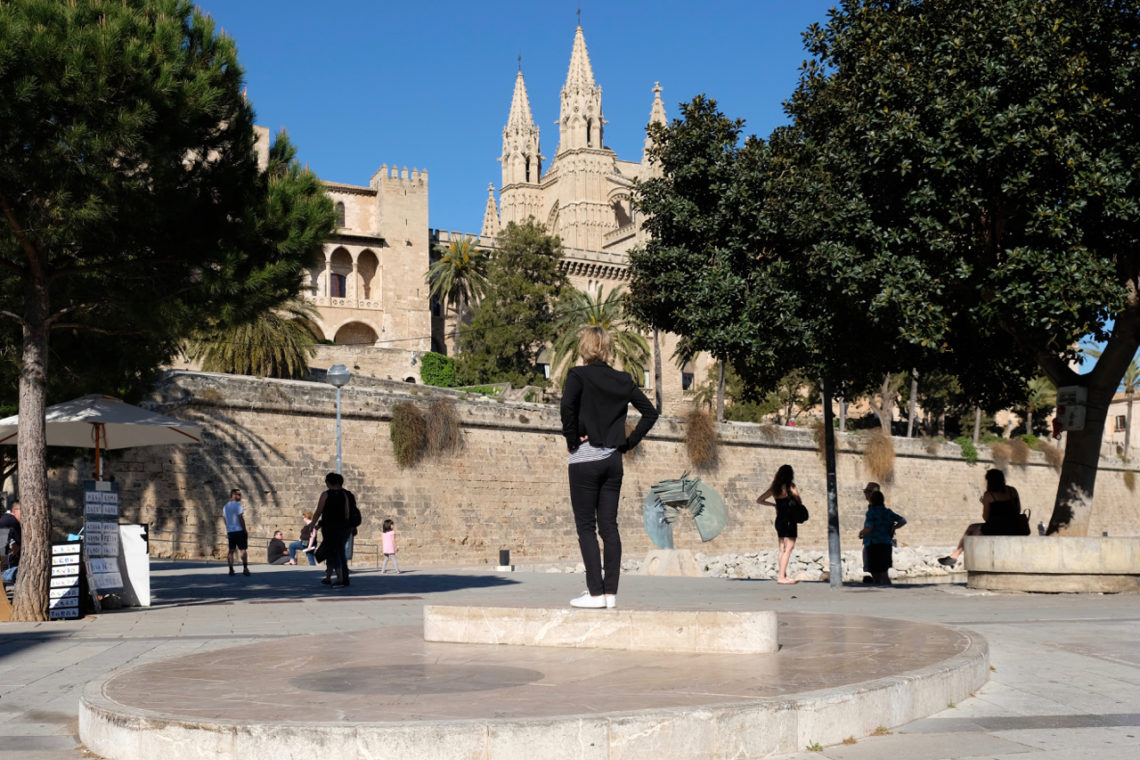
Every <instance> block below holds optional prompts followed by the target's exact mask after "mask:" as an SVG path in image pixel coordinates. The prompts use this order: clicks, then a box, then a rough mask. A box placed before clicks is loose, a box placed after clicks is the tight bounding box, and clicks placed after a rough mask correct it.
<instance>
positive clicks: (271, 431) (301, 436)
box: [52, 371, 1140, 567]
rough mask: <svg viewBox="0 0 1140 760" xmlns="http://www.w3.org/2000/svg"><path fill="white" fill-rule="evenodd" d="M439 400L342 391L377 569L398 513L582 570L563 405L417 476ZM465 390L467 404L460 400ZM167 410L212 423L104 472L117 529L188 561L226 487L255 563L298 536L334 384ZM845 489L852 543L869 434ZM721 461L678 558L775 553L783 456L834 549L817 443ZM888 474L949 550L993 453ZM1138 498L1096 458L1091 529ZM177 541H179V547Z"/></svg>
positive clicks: (769, 444) (1035, 486) (469, 422)
mask: <svg viewBox="0 0 1140 760" xmlns="http://www.w3.org/2000/svg"><path fill="white" fill-rule="evenodd" d="M436 392H437V391H434V390H431V389H427V388H425V387H424V386H412V385H409V384H406V383H400V382H392V383H384V382H382V381H373V382H372V385H370V386H369V387H363V386H354V385H352V384H349V385H348V386H347V387H346V388H345V389H344V393H343V421H342V446H343V462H344V467H343V471H344V475H345V479H346V484H347V487H348V488H350V489H351V490H353V491H354V492H355V493H356V494H357V497H358V499H359V502H360V505H361V508H362V511H363V512H364V515H365V523H364V525H363V526H362V530H361V535H360V537H359V539H358V541H359V542H360V545H361V546H360V548H361V551H362V552H363V554H362V555H361V557H360V559H361V560H363V561H365V562H367V561H368V559H369V556H368V552H370V551H372V552H374V551H375V545H376V544H378V543H379V537H380V525H381V523H382V522H383V520H384V519H385V518H389V517H390V518H392V519H394V520H395V521H396V524H397V527H398V530H399V534H400V559H401V562H403V563H406V564H407V566H410V567H411V566H416V565H429V564H436V565H440V564H448V565H481V564H491V565H494V564H497V562H498V551H499V550H500V549H510V550H511V558H512V561H513V562H515V563H518V564H522V563H545V562H566V561H571V562H575V561H577V559H578V550H577V544H576V540H575V536H574V529H573V525H572V520H571V516H570V506H569V499H568V496H567V486H566V447H565V444H564V442H563V441H562V439H561V437H560V435H559V427H560V426H559V421H558V414H557V409H555V408H552V407H545V406H539V405H534V404H526V403H510V402H502V401H493V400H483V399H474V400H463V399H462V397H460V399H461V400H460V401H459V402H458V404H457V411H458V413H459V416H460V418H461V421H462V426H463V448H462V450H461V451H459V452H457V453H454V454H451V455H449V456H447V457H445V458H442V459H435V460H427V461H424V462H421V463H420V464H419V465H417V466H415V467H413V468H410V469H401V468H400V467H398V466H397V465H396V462H395V459H394V457H393V453H392V444H391V440H390V437H389V420H390V415H391V410H392V407H393V405H394V404H395V403H397V402H400V401H412V402H414V403H417V404H418V405H420V407H421V408H426V406H427V402H428V400H429V398H431V396H430V395H429V394H432V393H436ZM450 395H451V396H452V397H456V396H457V395H458V394H454V393H452V394H450ZM155 400H156V401H158V402H160V404H161V407H160V409H161V410H162V411H163V412H164V413H166V414H170V415H172V416H175V417H180V418H184V419H189V420H194V421H196V422H200V423H201V424H202V425H203V426H204V427H205V434H204V440H203V442H202V445H199V446H163V447H155V448H141V449H131V450H126V451H121V452H110V456H109V457H108V459H107V462H106V471H107V472H108V473H111V474H113V475H114V476H115V479H116V480H117V482H118V483H119V488H120V503H121V504H122V515H123V517H122V519H123V521H124V522H128V521H140V522H146V523H149V524H150V526H151V535H152V553H153V554H155V555H158V556H162V555H165V554H169V553H170V551H171V550H173V551H176V552H177V553H178V554H180V555H182V556H201V555H202V554H209V553H211V552H214V551H216V547H217V545H218V543H219V542H221V541H224V535H223V532H224V526H223V522H222V519H221V505H222V504H223V503H224V502H225V501H226V498H227V495H228V493H229V489H230V488H232V487H240V488H242V489H243V493H244V494H245V505H246V510H247V523H248V525H249V527H250V532H251V535H252V536H254V537H258V538H257V539H256V540H253V541H252V542H251V553H252V555H251V556H252V557H253V558H254V559H255V560H256V561H262V560H263V558H264V555H263V554H262V552H263V551H264V548H263V547H264V546H265V540H264V537H268V536H269V535H271V534H272V532H273V530H274V529H276V528H280V529H281V530H283V531H285V533H286V536H287V538H288V540H292V539H293V538H295V536H296V533H297V532H298V529H299V523H300V517H299V515H300V513H301V511H302V510H304V509H312V508H313V507H314V506H315V504H316V500H317V497H318V496H319V494H320V492H321V491H322V490H323V477H324V474H325V473H326V472H328V471H330V470H332V469H334V467H335V460H336V392H335V389H334V388H333V387H331V386H328V385H323V384H319V383H309V382H300V381H285V380H259V379H253V378H239V377H231V376H227V375H215V374H208V373H198V372H178V371H176V372H171V373H170V374H169V375H168V377H167V379H166V380H165V382H164V383H163V384H162V385H161V386H160V387H159V389H158V391H157V392H156V396H155ZM682 436H683V426H682V425H681V424H680V423H679V422H678V421H677V420H676V419H673V418H662V419H661V421H660V422H659V423H658V425H657V426H656V427H655V428H654V430H653V431H652V432H651V433H650V435H649V436H648V438H647V439H646V440H645V442H644V443H643V444H642V446H641V447H639V449H638V450H636V451H635V452H634V453H633V454H631V455H628V456H627V457H626V461H625V483H624V487H623V489H622V507H621V518H620V519H621V528H622V537H623V541H624V544H625V554H626V556H627V557H629V558H630V559H637V558H641V557H643V556H644V555H645V553H646V552H647V551H648V550H649V549H651V548H653V547H652V544H651V542H650V541H649V539H648V537H647V536H646V534H645V530H644V528H643V525H642V509H641V505H642V501H643V499H644V496H645V494H646V493H647V492H648V489H649V486H650V485H652V484H653V483H655V482H657V481H659V480H662V479H666V478H676V477H679V476H680V475H681V474H682V473H683V472H684V471H685V470H687V469H689V465H688V462H687V457H686V454H685V447H684V441H683V438H682ZM837 438H838V443H839V447H840V448H839V455H838V471H837V482H838V488H839V506H840V530H841V537H842V542H843V548H844V549H848V550H850V549H856V548H858V546H859V544H858V539H857V538H856V533H857V532H858V530H859V528H860V527H861V526H862V520H863V512H864V501H863V498H862V495H861V490H862V487H863V484H864V483H865V482H866V481H867V480H868V479H870V475H869V474H868V472H867V471H866V468H865V466H864V464H863V460H862V445H863V444H862V439H861V438H860V437H858V436H853V435H839V436H837ZM721 441H722V445H721V448H720V458H719V464H718V466H717V468H716V469H715V470H711V471H705V472H698V473H697V474H699V475H700V476H701V477H702V478H704V479H705V480H706V481H707V482H708V483H710V484H711V485H712V486H713V487H715V488H716V489H717V490H718V491H719V492H720V493H721V494H722V495H723V496H724V498H725V501H726V503H727V504H728V506H729V521H728V525H727V527H726V528H725V530H724V532H723V533H722V534H721V535H720V536H719V537H718V538H717V539H715V540H714V541H712V542H709V543H707V544H702V543H701V541H700V538H699V536H698V535H697V532H696V529H695V527H694V526H693V525H692V524H691V523H690V524H684V525H679V526H677V529H676V530H675V533H676V546H677V548H688V549H693V550H694V551H700V552H702V553H704V554H710V555H711V554H728V553H742V552H754V551H757V550H760V549H774V548H775V544H776V538H775V533H774V531H773V528H772V518H773V510H772V509H771V508H770V507H760V506H758V505H756V504H755V503H754V502H755V498H756V496H757V494H759V493H760V492H761V491H763V490H764V489H765V488H766V487H767V485H768V482H769V481H770V479H771V477H772V475H773V473H774V472H775V470H776V468H777V467H778V466H779V465H781V464H783V463H785V462H786V463H790V464H792V465H793V466H794V467H795V469H796V477H797V482H798V484H799V486H800V490H801V493H802V494H803V497H804V500H805V503H806V504H807V505H808V507H809V509H810V510H811V514H812V517H811V520H810V521H809V522H808V523H806V524H804V525H802V526H801V530H800V542H799V543H798V544H797V548H802V549H812V548H815V549H823V548H826V545H827V522H826V490H825V489H826V485H825V475H824V468H823V462H822V458H821V456H820V455H819V454H818V453H817V451H816V447H815V444H814V442H813V441H812V436H811V433H810V432H809V431H807V430H798V429H790V428H771V427H769V428H762V427H760V426H757V425H752V424H746V423H729V424H726V425H723V426H721ZM894 443H895V448H896V460H895V476H894V479H893V481H892V482H890V483H887V484H885V485H886V489H885V490H886V493H887V504H888V506H890V507H891V508H893V509H894V510H895V511H897V512H899V513H901V514H903V515H904V516H906V518H907V519H908V520H909V521H910V522H909V524H908V525H907V526H906V527H905V528H903V529H902V530H901V531H900V532H899V536H898V538H899V541H900V544H906V545H911V546H942V547H949V546H952V545H953V544H955V543H956V542H957V540H958V537H959V536H960V535H961V533H962V530H963V529H964V528H965V526H966V525H967V524H968V523H970V522H973V521H977V520H978V519H980V511H981V507H980V505H979V503H978V499H979V497H980V496H981V492H982V488H983V473H984V472H985V470H986V469H987V468H988V467H989V466H991V463H990V462H988V461H986V460H985V457H986V456H987V453H988V452H987V451H986V449H984V448H983V449H982V457H983V458H982V459H981V460H980V461H979V462H978V463H977V464H973V465H971V464H968V463H966V462H965V461H964V460H963V459H962V458H961V456H960V452H959V450H958V447H957V446H954V445H951V444H945V445H942V446H941V447H939V448H937V450H936V451H935V452H933V453H931V452H930V451H928V450H927V449H928V447H927V445H925V444H924V443H923V442H921V441H919V440H906V439H899V438H896V439H895V442H894ZM91 472H92V457H91V456H90V455H89V456H87V457H86V458H85V459H82V460H79V461H77V463H76V467H75V468H68V469H65V470H60V471H57V472H53V473H52V499H53V504H55V505H56V507H57V511H58V512H59V515H58V516H57V518H56V524H57V528H58V529H60V530H63V531H65V532H66V531H68V530H75V529H77V526H78V524H79V518H78V515H79V507H78V500H79V497H80V496H81V494H80V490H81V489H80V483H79V481H80V480H81V479H83V478H85V477H86V478H89V477H91ZM1007 474H1008V479H1009V482H1010V483H1011V484H1012V485H1015V486H1016V487H1017V488H1018V489H1019V490H1020V492H1021V495H1022V501H1023V504H1024V506H1026V507H1029V508H1032V510H1033V522H1034V524H1036V523H1037V522H1038V521H1045V522H1047V521H1048V517H1049V513H1050V510H1051V508H1052V501H1053V496H1054V492H1055V489H1056V486H1057V473H1056V471H1054V470H1053V469H1052V468H1050V467H1048V466H1047V465H1046V464H1045V463H1044V461H1043V460H1042V459H1041V458H1040V455H1038V454H1036V453H1035V454H1034V455H1033V459H1032V460H1031V461H1030V462H1029V463H1028V464H1027V465H1024V466H1016V465H1012V466H1010V467H1009V469H1008V471H1007ZM1138 502H1140V499H1137V497H1136V495H1135V494H1134V493H1133V492H1132V491H1131V490H1130V489H1129V488H1128V486H1127V484H1126V481H1125V478H1124V477H1123V472H1122V469H1121V466H1120V464H1119V461H1116V462H1114V461H1111V460H1107V459H1106V460H1102V462H1101V470H1100V476H1099V477H1098V481H1097V491H1096V503H1095V505H1094V511H1093V517H1092V525H1091V528H1090V530H1091V531H1092V532H1093V534H1094V535H1097V534H1100V533H1101V532H1107V533H1109V534H1110V535H1114V536H1119V535H1140V503H1138ZM174 539H178V541H177V542H176V543H171V541H172V540H174Z"/></svg>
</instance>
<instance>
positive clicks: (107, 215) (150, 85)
mask: <svg viewBox="0 0 1140 760" xmlns="http://www.w3.org/2000/svg"><path fill="white" fill-rule="evenodd" d="M0 141H2V143H3V149H2V150H0V157H2V158H0V224H2V225H3V229H4V232H3V234H0V297H2V300H0V302H2V303H3V304H5V308H4V309H3V311H2V315H3V316H4V317H5V318H7V319H8V320H11V323H9V324H12V323H14V324H16V325H17V326H18V328H19V330H20V331H21V334H20V338H19V344H18V345H19V352H20V358H19V364H20V375H19V376H20V381H19V394H18V401H19V411H20V430H19V436H18V445H17V455H18V457H19V468H20V488H21V493H20V497H21V503H22V505H23V507H24V547H23V549H24V551H23V557H22V559H21V563H20V564H21V569H20V574H19V576H18V581H17V584H16V591H15V598H14V603H13V616H14V618H15V619H17V620H24V621H33V620H42V619H44V618H45V616H46V602H47V596H48V594H47V584H48V570H49V562H50V558H49V550H50V546H49V543H50V539H51V534H52V529H51V514H50V511H49V507H48V502H47V468H46V464H45V453H44V452H45V429H44V409H45V406H46V400H47V393H48V388H49V382H50V378H51V377H52V374H53V372H54V371H49V370H50V369H51V368H50V363H51V360H53V359H55V358H56V356H55V354H53V352H52V340H53V337H52V336H53V333H59V332H60V331H64V332H65V334H67V333H70V334H71V335H73V336H74V340H75V341H76V342H79V341H82V340H89V341H90V343H91V344H93V345H94V344H97V343H98V341H99V340H100V339H101V336H104V337H106V338H107V340H108V343H106V344H104V345H106V346H111V347H114V348H116V349H119V350H122V352H123V353H124V354H125V355H124V356H115V357H112V358H109V359H108V363H109V364H111V365H114V366H117V367H118V368H119V370H120V371H121V372H122V373H123V374H124V376H125V375H126V374H127V373H128V372H130V371H132V366H131V365H132V363H133V362H132V359H131V357H132V356H134V349H133V348H131V346H137V347H138V348H139V353H140V354H141V355H142V359H143V361H141V362H140V363H139V364H137V365H135V366H134V367H133V371H134V372H135V373H136V375H138V376H143V375H146V374H147V373H148V372H152V371H153V369H154V366H155V364H154V360H155V359H156V358H157V357H159V356H160V355H162V354H164V353H165V355H166V356H167V357H168V356H169V355H170V352H172V351H173V350H175V348H176V347H177V345H178V343H179V341H180V340H181V338H182V336H183V335H185V334H186V333H187V332H188V330H189V326H190V325H193V324H200V323H201V322H202V320H203V315H205V314H213V315H215V316H217V318H219V319H224V320H227V321H236V320H233V319H232V315H234V314H237V313H239V312H245V313H254V312H256V311H258V310H261V309H264V308H266V307H269V306H272V305H275V304H277V303H280V302H281V301H282V300H284V298H287V297H288V296H290V295H293V294H295V293H296V289H297V282H298V279H299V276H300V273H301V272H302V271H303V270H304V269H305V268H306V266H307V265H308V264H309V263H311V257H312V255H313V252H314V250H313V246H314V241H317V240H320V239H323V237H324V235H325V234H326V233H327V231H328V230H329V229H331V204H329V203H328V201H327V199H326V200H324V201H321V200H320V199H319V198H314V197H313V196H312V195H311V194H310V195H306V194H305V193H304V192H299V194H297V193H294V192H292V191H290V192H282V190H283V187H282V186H278V185H277V184H276V183H285V184H289V183H291V182H297V183H299V184H300V185H302V186H303V185H305V184H306V182H307V183H308V184H310V185H311V183H312V182H314V181H315V179H313V178H309V179H308V180H306V179H305V178H302V177H299V176H296V175H290V173H289V172H286V173H285V175H284V176H276V177H275V176H271V175H260V173H259V171H258V166H257V162H256V155H255V151H254V131H253V111H252V109H251V107H250V105H249V104H248V103H247V102H246V100H245V97H244V95H243V83H242V70H241V67H240V66H239V65H238V61H237V53H236V47H235V45H234V42H233V40H231V39H230V38H228V37H226V36H224V35H222V34H220V33H218V31H217V30H216V29H215V26H214V22H213V21H212V20H211V19H210V18H209V17H207V16H205V15H204V14H202V13H201V12H199V11H198V10H197V9H196V8H195V6H194V5H193V4H192V3H190V2H187V0H119V1H117V2H114V3H105V2H97V1H96V0H72V2H68V3H61V2H54V1H53V0H18V1H16V2H6V3H0ZM294 202H295V203H294ZM326 207H327V212H328V215H329V218H330V221H329V223H328V224H327V225H322V223H321V219H322V215H323V213H324V210H325V209H326ZM317 250H319V246H318V247H317ZM163 358H165V357H163Z"/></svg>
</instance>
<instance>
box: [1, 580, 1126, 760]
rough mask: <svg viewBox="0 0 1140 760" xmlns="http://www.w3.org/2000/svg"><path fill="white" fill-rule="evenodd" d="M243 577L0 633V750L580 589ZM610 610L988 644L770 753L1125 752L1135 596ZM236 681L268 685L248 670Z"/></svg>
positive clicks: (901, 592)
mask: <svg viewBox="0 0 1140 760" xmlns="http://www.w3.org/2000/svg"><path fill="white" fill-rule="evenodd" d="M409 562H410V558H408V559H406V560H405V565H406V564H408V563H409ZM253 573H254V574H253V575H252V576H251V577H248V578H246V577H243V576H241V575H238V576H235V577H230V576H228V575H227V574H226V569H225V566H224V565H221V564H218V563H204V562H166V561H155V562H153V563H152V584H153V596H154V602H153V606H152V607H151V608H149V609H126V610H118V611H113V612H105V613H103V614H99V615H95V616H91V617H88V618H86V619H84V620H81V621H72V622H53V623H41V624H20V623H8V624H0V755H2V756H3V757H4V758H5V760H40V759H42V758H81V757H91V755H90V754H89V753H87V752H86V751H85V750H84V749H83V748H82V746H81V744H80V742H79V739H78V725H77V712H78V704H79V698H80V696H81V694H82V692H83V689H84V688H85V686H86V685H87V684H88V682H89V681H92V680H102V679H103V678H105V677H106V676H107V675H108V674H110V673H112V672H114V671H116V670H118V669H121V668H130V667H133V666H137V665H141V664H145V663H152V662H156V661H159V660H166V659H170V658H173V657H180V656H182V655H188V654H200V653H208V652H211V651H215V650H218V649H222V648H226V647H231V646H235V645H242V644H258V643H260V644H272V643H273V642H275V641H276V640H283V639H287V638H288V637H292V636H303V635H310V634H335V633H357V634H362V632H365V631H375V634H374V635H375V636H379V637H384V636H385V635H386V634H385V631H387V632H388V633H387V635H388V636H390V638H391V640H392V642H393V651H396V650H397V649H398V646H397V643H398V642H399V641H400V639H401V638H402V637H406V636H407V635H408V632H409V631H410V630H414V629H415V628H416V627H418V626H420V625H421V621H422V608H423V605H424V604H462V605H477V604H487V605H493V606H512V605H517V606H551V607H553V606H563V605H565V603H566V601H567V600H568V599H569V598H570V597H571V596H574V595H576V594H577V593H579V591H580V590H581V587H582V576H581V575H574V574H562V573H540V572H516V573H495V572H492V571H474V570H470V569H465V570H447V569H440V568H431V569H412V570H411V571H406V572H405V573H404V574H402V575H398V576H397V575H391V574H389V575H380V574H379V573H378V572H377V571H375V570H362V571H360V572H358V573H356V574H355V576H354V578H353V585H352V586H351V587H350V588H349V589H345V590H336V591H334V590H331V589H329V587H327V586H323V585H321V584H320V583H319V582H318V581H319V578H320V577H321V573H320V572H319V571H317V570H314V569H310V568H308V567H306V566H300V567H271V566H266V565H254V566H253ZM619 600H620V602H621V604H622V606H623V607H626V608H631V609H683V610H760V609H772V610H775V611H777V612H778V613H801V612H803V613H833V614H845V615H872V616H881V617H886V618H894V619H900V620H909V621H916V622H922V623H937V624H943V625H950V626H956V627H961V628H965V629H969V630H971V631H975V632H977V633H980V634H981V635H982V636H984V637H985V639H986V640H987V641H988V642H989V647H990V662H991V665H992V667H993V670H992V672H991V674H990V680H989V682H988V683H987V684H986V685H985V686H983V687H982V688H981V689H979V690H978V691H977V693H976V694H975V695H974V696H973V697H971V698H969V699H967V700H964V701H962V702H960V703H958V704H956V705H952V706H950V705H948V706H947V709H945V710H943V711H942V712H939V713H937V714H935V715H932V716H931V717H929V718H927V719H924V720H919V721H915V722H913V723H910V724H907V725H905V726H901V727H895V728H893V729H892V732H891V733H890V734H886V735H882V736H872V737H867V738H861V739H859V740H858V741H857V742H856V743H854V744H845V745H844V744H840V745H834V746H828V747H823V748H822V751H804V752H800V753H797V754H795V755H786V756H783V757H785V758H792V757H794V758H797V760H808V759H818V758H827V759H829V760H862V759H863V758H884V757H890V758H892V759H893V760H908V759H913V760H938V759H940V758H997V759H999V760H1005V759H1007V758H1009V759H1010V760H1013V759H1014V758H1024V759H1025V760H1055V759H1056V760H1060V759H1061V758H1076V757H1084V756H1095V757H1097V758H1098V760H1114V759H1115V758H1121V759H1123V758H1128V759H1129V760H1132V758H1134V757H1136V756H1137V755H1138V753H1140V712H1138V710H1140V595H1137V594H1122V595H1104V596H1102V595H1042V594H993V593H987V592H977V591H971V590H969V589H966V588H965V587H964V586H962V585H957V584H939V585H916V586H896V587H893V588H883V589H877V588H869V587H862V586H847V587H845V588H843V589H831V588H830V587H829V586H828V585H827V584H825V583H800V584H797V585H794V586H779V585H777V584H776V583H774V582H772V581H760V580H756V581H753V580H726V579H712V578H658V577H646V576H634V575H626V576H625V577H624V578H623V581H622V592H621V596H620V597H619ZM600 614H604V613H600ZM309 641H310V642H311V641H312V640H311V639H310V640H309ZM917 643H918V642H916V645H917ZM281 646H282V647H283V648H288V647H298V646H300V643H299V642H298V641H296V640H294V641H281ZM248 677H249V679H250V680H251V681H253V682H255V683H256V682H258V681H264V682H265V683H267V684H268V683H271V682H272V679H271V678H270V677H269V675H268V674H265V673H259V672H257V671H256V670H251V672H250V673H249V674H248ZM298 717H303V716H298ZM805 750H806V748H805ZM171 760H174V759H173V758H171Z"/></svg>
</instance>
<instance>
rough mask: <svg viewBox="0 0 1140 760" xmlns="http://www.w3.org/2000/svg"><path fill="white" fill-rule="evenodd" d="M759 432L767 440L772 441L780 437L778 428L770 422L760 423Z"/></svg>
mask: <svg viewBox="0 0 1140 760" xmlns="http://www.w3.org/2000/svg"><path fill="white" fill-rule="evenodd" d="M760 434H761V435H762V436H764V438H766V439H767V440H769V441H774V440H776V439H777V438H779V437H780V428H779V427H777V426H776V425H774V424H772V423H771V422H762V423H760Z"/></svg>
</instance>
